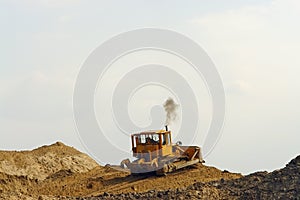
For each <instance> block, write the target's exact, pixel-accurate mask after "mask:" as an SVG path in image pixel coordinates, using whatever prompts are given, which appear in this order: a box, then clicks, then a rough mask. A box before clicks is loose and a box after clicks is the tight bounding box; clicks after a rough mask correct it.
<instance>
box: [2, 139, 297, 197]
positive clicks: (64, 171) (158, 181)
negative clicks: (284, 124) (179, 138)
mask: <svg viewBox="0 0 300 200" xmlns="http://www.w3.org/2000/svg"><path fill="white" fill-rule="evenodd" d="M299 173H300V156H298V157H297V158H295V159H294V160H292V161H291V162H290V163H289V164H288V165H287V166H286V167H285V168H283V169H280V170H276V171H274V172H272V173H268V172H257V173H254V174H250V175H248V176H245V177H243V176H242V175H241V174H237V173H230V172H228V171H221V170H219V169H217V168H214V167H209V166H205V165H202V164H197V165H194V166H191V167H188V168H186V169H183V170H179V171H176V172H174V173H171V174H168V175H167V176H162V177H157V176H155V175H151V174H148V175H141V176H132V175H130V173H129V172H128V171H126V170H119V168H118V167H117V166H114V167H113V166H105V167H103V166H99V165H98V164H97V163H96V162H95V161H94V160H92V159H91V158H90V157H88V156H87V155H85V154H83V153H81V152H79V151H77V150H76V149H74V148H72V147H68V146H66V145H64V144H62V143H55V144H53V145H50V146H43V147H40V148H38V149H35V150H33V151H22V152H15V151H0V199H1V198H2V199H78V198H80V199H90V200H92V199H149V198H151V199H172V198H173V199H187V198H188V199H199V198H200V199H265V198H267V199H269V198H271V199H274V198H275V199H276V198H282V199H287V198H294V199H297V198H300V190H299V187H300V174H299Z"/></svg>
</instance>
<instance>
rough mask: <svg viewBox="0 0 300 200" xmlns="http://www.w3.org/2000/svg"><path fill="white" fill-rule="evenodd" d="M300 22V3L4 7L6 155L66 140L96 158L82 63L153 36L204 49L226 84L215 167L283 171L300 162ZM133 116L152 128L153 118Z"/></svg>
mask: <svg viewBox="0 0 300 200" xmlns="http://www.w3.org/2000/svg"><path fill="white" fill-rule="evenodd" d="M299 21H300V2H299V1H297V0H265V1H258V0H253V1H251V0H246V1H237V0H229V1H221V0H213V1H204V0H201V1H188V2H186V1H185V2H184V1H177V0H175V1H173V0H172V1H171V0H166V1H157V0H154V1H145V0H142V1H141V0H132V1H126V2H125V1H116V0H115V1H96V0H95V1H94V0H91V1H83V0H24V1H17V0H10V1H9V0H1V1H0V26H1V32H0V34H1V38H0V44H1V47H0V53H1V60H0V134H1V135H0V136H1V140H0V149H5V150H14V149H17V150H22V149H32V148H36V147H38V146H41V145H44V144H51V143H54V142H56V141H62V142H64V143H65V144H67V145H70V146H74V147H76V148H77V149H79V150H81V151H84V152H87V149H85V148H84V146H83V145H82V143H81V141H80V139H79V137H78V134H77V130H76V126H75V122H74V118H73V105H72V103H73V99H72V98H73V90H74V85H75V82H76V78H77V75H78V73H79V71H80V68H81V66H82V64H83V63H84V61H85V60H86V59H87V57H88V56H89V54H90V53H91V52H92V51H93V50H94V49H95V48H97V47H98V46H99V45H100V44H101V43H103V42H104V41H106V40H108V39H109V38H111V37H112V36H115V35H117V34H119V33H122V32H124V31H129V30H134V29H138V28H144V27H154V28H163V29H170V30H173V31H176V32H179V33H181V34H184V35H186V36H188V37H189V38H191V39H192V40H194V41H196V42H197V43H198V44H199V45H200V46H201V47H202V48H203V49H204V50H205V51H206V52H207V54H208V55H209V56H210V57H211V59H212V60H213V62H214V63H215V66H216V68H217V69H218V72H219V74H220V76H221V78H222V80H223V84H224V88H225V95H226V119H225V123H224V127H223V131H222V136H221V138H220V139H219V141H218V143H217V145H216V147H215V148H214V149H213V151H212V153H211V154H210V155H209V156H208V157H207V158H206V163H207V165H213V166H216V167H218V168H221V169H226V170H229V171H234V172H242V173H243V174H248V173H251V172H254V171H258V170H268V171H271V170H274V169H277V168H281V167H284V166H285V164H286V163H287V162H288V161H289V160H290V159H292V158H293V157H295V156H296V155H299V153H300V145H299V141H300V134H299V131H300V123H299V119H300V108H299V102H300V93H299V91H300V80H299V78H298V75H299V74H300V58H299V52H300V38H299V35H300V24H299ZM153 55H155V54H153ZM157 56H159V55H157ZM124 62H125V61H124ZM127 63H128V62H127ZM116 68H117V66H116ZM158 90H160V89H158ZM158 93H163V91H158ZM203 96H205V94H203ZM205 98H206V97H205ZM135 99H136V101H139V102H143V99H142V98H141V97H138V96H136V97H135ZM145 104H146V103H145ZM206 104H207V105H209V102H206ZM206 104H204V105H206ZM130 106H131V107H134V106H133V105H131V104H130V105H129V107H130ZM146 106H148V107H147V108H149V106H151V105H148V104H147V105H146ZM202 106H203V105H202ZM200 107H201V105H200ZM204 107H205V106H203V109H205V108H204ZM98 109H101V107H100V108H98ZM131 112H132V113H131V114H132V115H134V112H137V116H139V117H138V119H140V121H139V122H137V123H140V124H147V119H148V118H147V116H145V113H146V114H147V115H148V114H149V112H145V113H144V112H140V111H139V109H136V110H135V109H134V108H132V109H131ZM207 112H209V110H208V111H207ZM100 115H101V112H100ZM206 116H207V117H206ZM206 118H209V114H207V115H206V114H205V113H204V114H203V116H202V117H201V119H203V120H204V121H205V119H206ZM205 123H207V122H205ZM99 144H101V141H99Z"/></svg>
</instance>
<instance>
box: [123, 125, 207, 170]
mask: <svg viewBox="0 0 300 200" xmlns="http://www.w3.org/2000/svg"><path fill="white" fill-rule="evenodd" d="M131 142H132V152H133V157H136V158H137V159H136V160H134V161H133V162H130V160H129V159H126V160H123V161H122V162H121V167H122V168H128V169H129V170H130V172H131V174H142V173H149V172H156V174H157V175H165V174H166V173H169V172H173V171H176V170H178V169H181V168H184V167H187V166H190V165H194V164H196V163H204V160H203V159H202V154H201V148H200V147H198V146H181V142H177V143H176V144H173V143H172V135H171V131H169V130H168V127H167V126H166V129H165V130H158V131H146V132H141V133H135V134H132V135H131Z"/></svg>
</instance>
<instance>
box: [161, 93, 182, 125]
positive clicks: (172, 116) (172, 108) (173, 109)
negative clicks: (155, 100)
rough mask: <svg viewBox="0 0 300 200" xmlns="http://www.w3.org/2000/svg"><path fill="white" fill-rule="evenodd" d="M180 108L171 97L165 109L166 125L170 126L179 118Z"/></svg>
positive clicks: (165, 104)
mask: <svg viewBox="0 0 300 200" xmlns="http://www.w3.org/2000/svg"><path fill="white" fill-rule="evenodd" d="M178 107H179V105H178V104H176V103H175V101H174V100H173V99H172V98H171V97H169V98H168V99H167V100H166V102H165V103H164V108H165V111H166V122H165V125H170V124H171V123H172V122H173V121H175V120H176V118H177V108H178Z"/></svg>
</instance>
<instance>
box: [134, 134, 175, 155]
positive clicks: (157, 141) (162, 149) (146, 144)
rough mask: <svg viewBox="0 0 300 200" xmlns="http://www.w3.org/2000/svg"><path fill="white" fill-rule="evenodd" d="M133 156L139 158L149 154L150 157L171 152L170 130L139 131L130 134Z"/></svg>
mask: <svg viewBox="0 0 300 200" xmlns="http://www.w3.org/2000/svg"><path fill="white" fill-rule="evenodd" d="M131 141H132V151H133V156H134V157H138V158H141V157H143V155H145V154H146V153H147V154H150V157H152V158H153V157H158V156H166V155H171V154H172V140H171V132H170V131H165V130H159V131H148V132H141V133H136V134H132V135H131Z"/></svg>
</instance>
